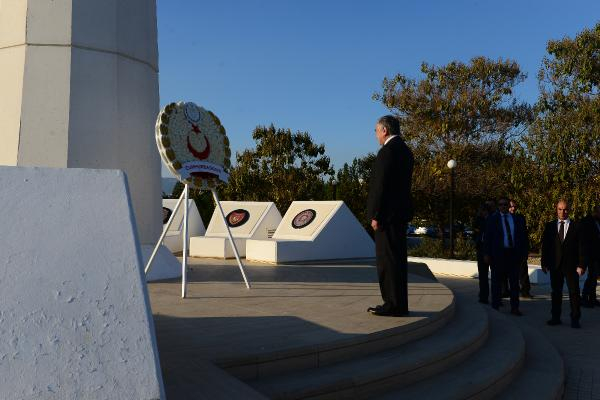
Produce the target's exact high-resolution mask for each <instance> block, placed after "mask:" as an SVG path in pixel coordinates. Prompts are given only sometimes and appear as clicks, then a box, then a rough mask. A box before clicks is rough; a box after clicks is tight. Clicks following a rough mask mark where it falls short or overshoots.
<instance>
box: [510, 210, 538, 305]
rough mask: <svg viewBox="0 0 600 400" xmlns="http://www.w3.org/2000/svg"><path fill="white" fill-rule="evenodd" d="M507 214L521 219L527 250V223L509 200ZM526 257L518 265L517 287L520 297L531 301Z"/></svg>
mask: <svg viewBox="0 0 600 400" xmlns="http://www.w3.org/2000/svg"><path fill="white" fill-rule="evenodd" d="M508 212H509V213H511V214H512V215H513V216H514V217H515V218H521V219H522V220H523V221H522V224H523V226H524V227H525V234H526V235H527V248H529V231H528V230H527V221H526V220H525V216H524V215H523V214H520V213H518V212H517V202H516V201H515V200H513V199H510V201H509V202H508ZM527 258H528V257H527V256H525V258H523V259H522V260H521V263H520V265H519V286H520V287H521V290H520V293H521V297H524V298H528V299H531V298H532V297H533V296H532V295H531V282H530V281H529V265H528V264H527Z"/></svg>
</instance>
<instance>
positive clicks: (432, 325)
mask: <svg viewBox="0 0 600 400" xmlns="http://www.w3.org/2000/svg"><path fill="white" fill-rule="evenodd" d="M437 285H438V286H440V287H442V288H443V289H444V293H443V294H435V292H432V293H427V290H429V289H427V290H425V293H424V294H423V295H422V296H423V297H426V296H437V297H438V299H437V300H438V301H439V296H441V295H443V296H447V297H448V302H447V304H446V305H445V306H444V307H443V308H442V309H441V310H440V311H437V312H431V313H424V314H423V315H417V314H418V313H413V315H415V316H416V317H417V318H415V321H414V322H410V323H407V324H406V323H405V324H402V325H400V326H397V327H394V328H389V329H384V330H381V331H376V332H372V333H368V334H359V335H356V334H355V335H348V336H349V337H348V338H344V339H336V340H330V341H323V342H321V343H314V344H310V345H303V346H302V345H301V346H297V347H293V348H289V349H282V350H278V351H273V352H264V353H260V354H251V355H242V356H236V357H221V358H217V359H215V360H213V362H214V363H215V364H216V365H217V366H219V367H220V368H223V369H224V370H225V371H227V372H228V373H230V374H231V375H233V376H235V377H237V378H239V379H242V380H255V379H266V378H269V377H272V376H278V375H281V374H286V373H291V372H294V371H304V370H307V369H312V368H319V367H325V366H328V365H332V364H335V363H339V362H342V361H346V360H351V359H355V358H359V357H363V356H368V355H370V354H373V353H377V352H381V351H384V350H387V349H390V348H395V347H398V346H400V345H403V344H406V343H409V342H414V341H417V340H419V339H422V338H424V337H427V336H429V335H432V334H434V333H435V332H437V331H438V330H440V329H443V328H444V326H446V324H448V322H449V321H451V320H452V319H453V317H454V313H455V303H454V296H453V295H452V293H451V292H450V291H449V290H448V289H447V288H446V287H444V286H443V285H439V284H437ZM365 311H366V310H365ZM364 314H367V313H366V312H365V313H364ZM367 317H369V318H383V317H375V316H367ZM396 319H398V320H399V321H400V320H402V318H396Z"/></svg>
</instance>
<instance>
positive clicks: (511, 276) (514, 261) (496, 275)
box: [491, 249, 520, 310]
mask: <svg viewBox="0 0 600 400" xmlns="http://www.w3.org/2000/svg"><path fill="white" fill-rule="evenodd" d="M519 261H520V260H519V257H518V256H517V254H516V253H515V251H514V249H504V251H503V252H502V254H501V255H499V256H497V257H495V258H494V259H493V260H492V265H491V270H492V307H493V308H496V309H497V308H498V307H500V299H501V296H502V293H501V292H502V281H503V280H504V279H505V277H508V281H509V287H510V308H511V310H518V309H519V270H520V268H519V267H520V264H519Z"/></svg>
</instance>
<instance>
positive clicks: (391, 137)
mask: <svg viewBox="0 0 600 400" xmlns="http://www.w3.org/2000/svg"><path fill="white" fill-rule="evenodd" d="M395 137H398V135H392V136H390V137H389V138H387V139H385V142H383V145H384V146H385V145H386V144H388V142H389V141H390V140H392V139H393V138H395Z"/></svg>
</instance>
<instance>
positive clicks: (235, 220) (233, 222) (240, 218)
mask: <svg viewBox="0 0 600 400" xmlns="http://www.w3.org/2000/svg"><path fill="white" fill-rule="evenodd" d="M225 219H226V220H227V225H229V226H230V227H231V228H237V227H238V226H242V225H244V224H245V223H246V222H248V220H249V219H250V213H249V212H248V210H244V209H243V208H238V209H237V210H233V211H232V212H230V213H229V214H227V217H225Z"/></svg>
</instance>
